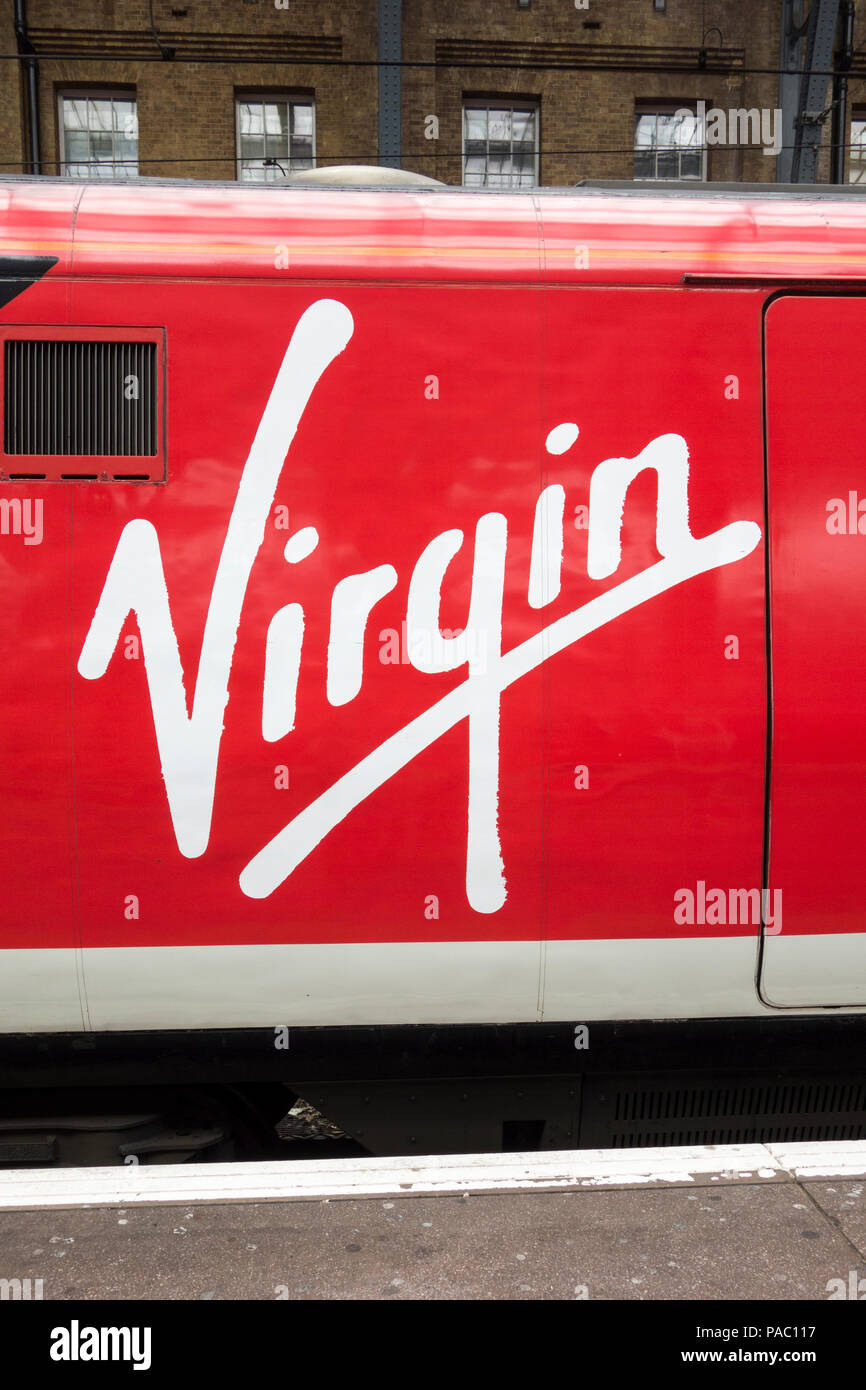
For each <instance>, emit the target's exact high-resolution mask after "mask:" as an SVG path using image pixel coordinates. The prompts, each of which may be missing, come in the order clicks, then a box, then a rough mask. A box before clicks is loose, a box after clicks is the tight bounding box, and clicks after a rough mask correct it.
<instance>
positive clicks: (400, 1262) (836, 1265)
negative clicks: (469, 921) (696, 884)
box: [0, 1141, 866, 1301]
mask: <svg viewBox="0 0 866 1390" xmlns="http://www.w3.org/2000/svg"><path fill="white" fill-rule="evenodd" d="M0 1251H2V1261H0V1266H2V1267H0V1275H2V1276H5V1278H6V1279H7V1280H8V1279H17V1280H21V1281H24V1280H30V1281H31V1284H30V1286H29V1287H30V1288H33V1287H34V1286H35V1281H37V1280H41V1281H42V1282H41V1286H40V1293H39V1296H41V1297H42V1298H43V1299H45V1300H89V1299H94V1300H101V1299H123V1300H139V1299H140V1300H148V1299H178V1300H224V1299H231V1300H235V1299H241V1300H291V1301H296V1300H319V1299H397V1300H404V1299H417V1300H429V1299H483V1300H489V1299H494V1300H495V1299H506V1300H532V1299H557V1300H584V1299H588V1300H614V1299H617V1300H619V1299H626V1300H660V1299H661V1300H685V1299H700V1300H716V1299H718V1300H728V1299H732V1300H740V1299H749V1300H785V1301H790V1300H831V1299H842V1298H844V1299H851V1298H859V1299H866V1141H831V1142H820V1143H784V1144H746V1145H727V1146H718V1147H714V1146H703V1147H697V1148H661V1149H642V1150H621V1149H617V1150H578V1151H568V1152H558V1153H551V1152H548V1153H522V1154H477V1155H457V1156H453V1157H452V1156H447V1157H442V1156H434V1157H428V1158H420V1157H412V1158H351V1159H332V1160H321V1161H320V1160H301V1161H296V1162H282V1163H236V1164H197V1165H171V1166H153V1167H138V1166H134V1165H131V1166H129V1167H125V1168H116V1167H115V1168H91V1169H73V1168H66V1169H42V1170H30V1171H26V1170H16V1171H5V1172H0ZM861 1281H862V1282H861ZM6 1296H9V1295H8V1294H7V1295H6ZM12 1296H14V1294H13V1295H12ZM31 1296H32V1295H31Z"/></svg>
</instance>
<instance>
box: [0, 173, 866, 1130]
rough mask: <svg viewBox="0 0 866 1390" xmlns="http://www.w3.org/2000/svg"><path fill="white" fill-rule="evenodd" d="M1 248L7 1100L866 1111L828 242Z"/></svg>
mask: <svg viewBox="0 0 866 1390" xmlns="http://www.w3.org/2000/svg"><path fill="white" fill-rule="evenodd" d="M0 206H2V217H0V303H2V305H3V307H2V309H0V338H2V351H0V371H2V374H3V382H2V392H3V411H4V417H3V435H2V456H0V470H2V471H0V531H2V534H0V581H2V614H3V618H2V621H3V654H4V660H3V664H2V672H0V683H2V709H3V720H2V735H0V737H2V742H3V750H2V766H3V768H4V773H5V778H4V781H5V789H4V793H3V799H4V801H3V804H4V823H5V834H4V836H3V840H2V853H3V859H4V863H3V871H2V872H3V884H4V894H3V902H4V910H3V914H2V922H0V953H2V954H0V961H2V975H0V1030H2V1034H3V1035H4V1041H3V1046H2V1058H3V1062H2V1067H0V1070H2V1072H3V1074H4V1075H5V1077H6V1082H7V1085H8V1086H9V1087H10V1088H21V1087H28V1088H31V1089H32V1088H40V1087H53V1088H55V1089H58V1088H59V1086H60V1083H61V1081H68V1082H70V1083H72V1082H75V1083H76V1084H85V1083H86V1084H97V1083H98V1084H99V1085H103V1086H108V1085H109V1084H110V1085H111V1086H114V1087H115V1088H116V1090H117V1089H118V1088H119V1091H118V1093H119V1092H120V1091H122V1090H123V1087H124V1086H125V1085H126V1084H127V1083H129V1084H132V1083H133V1082H134V1081H135V1082H139V1083H141V1082H143V1081H147V1082H150V1083H153V1084H156V1083H159V1084H165V1083H166V1082H167V1081H168V1080H172V1081H177V1080H181V1079H186V1080H190V1081H195V1082H197V1083H198V1084H199V1085H200V1086H204V1085H208V1086H209V1085H211V1084H212V1083H213V1084H215V1083H216V1082H220V1083H223V1082H226V1081H227V1080H231V1081H233V1082H236V1083H237V1084H238V1085H247V1086H249V1085H251V1084H252V1083H253V1082H256V1083H258V1084H259V1085H260V1086H261V1087H265V1086H266V1085H269V1084H270V1083H271V1082H272V1081H276V1080H280V1081H287V1082H290V1083H292V1084H294V1085H300V1084H305V1085H306V1087H307V1090H309V1089H310V1088H311V1087H312V1088H313V1089H315V1088H316V1087H318V1094H319V1095H320V1097H323V1098H326V1097H327V1095H328V1088H329V1087H331V1088H334V1087H336V1091H333V1089H332V1095H335V1094H337V1092H339V1096H340V1098H341V1100H342V1101H343V1102H344V1103H346V1104H348V1105H349V1108H351V1104H350V1100H351V1096H353V1095H354V1094H355V1090H354V1082H355V1081H356V1080H357V1079H358V1078H363V1079H364V1080H365V1081H367V1082H369V1083H370V1085H371V1086H372V1085H373V1084H379V1083H382V1082H384V1081H386V1080H388V1081H389V1083H390V1084H391V1085H392V1086H393V1085H398V1083H399V1078H401V1077H403V1078H405V1076H407V1075H408V1076H409V1077H410V1078H411V1079H413V1080H417V1079H418V1077H420V1076H421V1075H422V1074H423V1075H425V1076H435V1077H438V1078H440V1079H441V1078H445V1079H446V1080H447V1079H448V1078H449V1077H452V1076H453V1075H455V1074H457V1073H458V1072H459V1073H460V1074H461V1075H464V1076H465V1075H466V1074H467V1068H468V1069H469V1070H470V1071H471V1070H473V1069H474V1070H475V1071H477V1072H478V1073H479V1076H480V1075H482V1074H484V1075H487V1074H488V1073H490V1072H495V1073H496V1074H497V1075H507V1074H514V1075H517V1074H521V1075H529V1074H532V1075H535V1076H538V1075H541V1074H543V1075H545V1076H550V1075H553V1074H556V1075H557V1076H559V1075H562V1076H565V1075H566V1074H567V1075H568V1076H570V1077H572V1078H573V1077H574V1076H575V1075H577V1074H578V1073H579V1074H580V1075H581V1076H584V1077H585V1076H586V1075H587V1074H588V1073H587V1068H591V1067H592V1066H595V1067H598V1068H601V1069H602V1072H604V1073H605V1074H607V1073H608V1072H610V1073H618V1072H619V1071H621V1070H622V1068H623V1066H624V1067H625V1069H626V1071H628V1070H629V1067H631V1068H632V1070H633V1069H634V1068H635V1067H636V1066H637V1065H638V1057H640V1058H646V1057H647V1056H650V1055H651V1056H652V1057H653V1058H654V1065H656V1066H657V1067H658V1068H659V1069H661V1068H662V1067H663V1066H664V1067H667V1066H669V1064H670V1055H671V1054H670V1050H671V1049H673V1050H674V1051H679V1052H680V1053H681V1050H682V1047H683V1046H684V1040H688V1047H689V1048H690V1049H692V1048H697V1049H698V1053H696V1054H695V1055H696V1056H697V1055H698V1054H700V1055H701V1056H703V1062H704V1064H705V1066H706V1068H707V1069H708V1070H709V1069H715V1068H716V1067H717V1065H718V1064H719V1049H720V1048H728V1049H730V1046H731V1041H730V1040H731V1038H732V1037H735V1038H737V1039H739V1040H740V1042H739V1043H738V1044H737V1046H739V1047H741V1049H742V1056H740V1057H739V1060H738V1061H737V1063H736V1064H737V1066H740V1064H742V1066H743V1067H747V1068H748V1067H752V1068H754V1066H755V1065H757V1062H758V1061H759V1060H760V1061H761V1062H762V1064H764V1065H765V1066H766V1065H770V1064H772V1065H776V1064H777V1063H778V1066H777V1071H778V1069H779V1068H782V1069H784V1068H785V1067H788V1066H792V1065H793V1066H794V1067H795V1070H796V1068H797V1067H798V1066H799V1067H800V1068H801V1071H802V1069H803V1068H804V1067H805V1068H806V1071H808V1068H809V1067H810V1066H811V1067H814V1066H816V1065H818V1062H819V1059H820V1065H821V1066H822V1067H823V1068H824V1073H826V1075H824V1073H822V1075H824V1082H826V1084H827V1085H830V1083H831V1081H832V1080H833V1077H837V1078H838V1076H840V1075H842V1074H843V1072H844V1074H845V1075H846V1076H847V1075H848V1072H850V1071H851V1068H852V1067H853V1068H854V1072H852V1073H851V1074H852V1076H853V1078H854V1079H853V1080H852V1085H855V1090H856V1085H859V1084H860V1083H859V1081H858V1080H857V1078H858V1077H859V1071H858V1068H859V1067H860V1062H859V1058H860V1057H862V1047H861V1042H860V1039H861V1038H862V1019H863V1014H862V1010H863V1009H864V1007H866V936H864V919H863V907H862V899H861V879H862V868H861V862H862V856H861V853H860V846H861V843H862V838H863V830H864V824H866V813H864V809H863V779H864V770H866V693H864V692H866V679H864V677H866V642H864V640H863V638H864V623H863V616H862V594H863V591H864V584H866V467H864V459H866V413H864V412H863V410H862V409H861V403H862V381H861V376H862V373H861V351H860V349H861V345H862V342H863V339H864V331H866V300H864V297H863V286H864V284H866V245H864V238H866V204H864V202H863V201H862V198H861V197H860V196H859V195H857V194H856V193H851V194H843V193H840V192H839V190H829V191H825V193H824V194H823V195H821V194H819V192H818V191H817V190H814V189H810V190H804V192H803V193H802V194H800V195H795V194H793V193H792V192H790V191H788V192H773V193H767V194H763V195H762V194H758V193H757V192H754V191H750V190H747V189H740V190H738V191H736V192H724V191H720V192H716V191H715V190H712V189H708V190H706V191H704V192H701V193H697V192H693V191H691V190H690V191H689V192H688V193H677V194H674V193H666V192H659V191H656V190H648V191H638V190H634V189H632V190H629V191H622V190H621V191H616V190H612V189H609V188H608V189H591V188H587V189H577V190H572V191H541V192H538V193H534V194H532V195H529V194H521V195H510V194H486V193H484V194H482V193H478V194H475V193H467V192H463V191H461V190H456V189H446V188H441V189H437V188H431V187H428V186H419V187H410V188H404V189H390V190H389V189H379V188H372V189H371V188H365V189H355V190H346V189H332V188H326V189H321V188H320V189H312V188H285V189H272V188H268V189H246V188H238V187H235V186H208V185H201V184H196V185H189V184H150V183H148V182H147V181H142V182H141V183H136V184H132V185H126V186H95V185H93V186H89V185H88V186H82V185H78V184H72V183H65V182H62V181H56V182H54V181H50V180H48V181H43V180H39V181H31V180H7V181H5V182H3V183H2V184H0ZM702 1021H703V1022H702ZM579 1028H584V1029H588V1033H581V1032H580V1031H579ZM828 1030H829V1032H828ZM831 1035H832V1036H831ZM828 1038H830V1039H831V1042H832V1046H830V1045H829V1044H828V1041H827V1040H828ZM658 1039H662V1040H663V1041H662V1042H661V1043H660V1044H659V1047H660V1048H661V1050H660V1051H659V1050H657V1049H654V1046H651V1042H652V1040H658ZM783 1039H787V1040H790V1039H793V1040H795V1041H794V1042H792V1043H791V1046H793V1047H794V1048H795V1054H791V1055H792V1056H794V1057H795V1060H794V1061H793V1062H792V1061H791V1057H789V1056H788V1054H785V1055H784V1056H783V1054H782V1053H781V1052H778V1048H779V1047H781V1045H782V1040H783ZM707 1040H710V1041H707ZM587 1042H588V1046H587V1045H586V1044H587ZM275 1043H276V1046H275ZM575 1044H577V1046H576V1047H575ZM705 1045H706V1046H707V1047H709V1049H710V1052H712V1053H713V1056H712V1057H711V1056H710V1052H708V1053H707V1054H706V1056H704V1055H703V1054H701V1053H700V1049H701V1048H702V1047H704V1046H705ZM804 1048H805V1051H803V1050H802V1049H804ZM407 1049H408V1051H407ZM713 1049H715V1051H713ZM768 1049H769V1051H768ZM773 1049H777V1051H776V1052H774V1051H773ZM797 1049H800V1051H797ZM756 1051H757V1053H759V1054H760V1056H759V1057H756ZM409 1054H412V1056H413V1057H414V1059H415V1060H414V1061H411V1060H410V1061H409V1062H408V1063H407V1062H406V1061H405V1058H406V1056H407V1055H409ZM458 1054H459V1056H460V1057H462V1058H463V1062H462V1063H460V1064H459V1065H458V1063H457V1061H455V1059H456V1058H457V1057H458ZM470 1054H471V1057H472V1061H471V1063H470V1062H469V1061H468V1060H467V1058H468V1057H469V1056H470ZM494 1054H495V1060H494V1061H491V1060H490V1059H491V1058H492V1057H494ZM584 1054H585V1055H584ZM398 1056H399V1057H401V1058H403V1059H404V1061H403V1062H402V1063H401V1064H400V1067H397V1068H396V1070H395V1069H394V1065H395V1064H394V1059H395V1058H396V1057H398ZM725 1056H726V1059H727V1060H726V1065H727V1066H728V1068H729V1069H730V1067H731V1066H732V1065H734V1062H733V1061H732V1059H731V1056H730V1052H729V1051H728V1053H726V1054H725ZM485 1058H486V1059H487V1060H486V1061H485V1060H484V1059H485ZM828 1058H832V1068H833V1070H832V1072H828V1071H827V1067H828V1065H829V1063H828ZM479 1059H480V1060H479ZM665 1059H666V1060H665ZM840 1059H844V1066H843V1071H842V1072H840V1071H839V1067H840V1066H842V1061H841V1060H840ZM735 1060H736V1059H735ZM711 1062H712V1063H713V1067H712V1068H711V1065H710V1064H711ZM578 1064H580V1065H579V1066H578ZM401 1067H402V1070H401ZM407 1068H408V1070H407ZM845 1068H847V1069H848V1070H847V1071H845ZM771 1070H772V1066H771ZM854 1073H856V1076H855V1075H854ZM738 1074H739V1073H738ZM779 1074H781V1073H779ZM797 1074H798V1075H799V1074H800V1073H799V1072H798V1073H797ZM810 1074H811V1073H810ZM803 1075H806V1072H805V1071H804V1072H803ZM777 1079H778V1078H777ZM400 1084H401V1083H400ZM437 1084H439V1083H437ZM443 1084H444V1082H443ZM545 1084H546V1083H545ZM599 1084H600V1083H599ZM822 1084H823V1083H822ZM369 1089H370V1087H369V1086H368V1090H369ZM572 1089H573V1087H572ZM19 1093H20V1092H19ZM828 1094H829V1093H828ZM852 1096H853V1099H852V1098H850V1097H849V1100H850V1104H848V1102H846V1105H848V1110H852V1108H853V1111H855V1112H856V1115H855V1116H854V1117H853V1118H851V1119H850V1123H851V1125H853V1126H855V1128H856V1125H858V1124H860V1122H861V1119H862V1118H863V1116H866V1092H864V1091H863V1088H862V1086H861V1088H860V1091H857V1092H856V1094H854V1092H852ZM347 1097H349V1100H347ZM534 1104H535V1109H533V1108H532V1106H530V1112H531V1116H535V1113H536V1110H537V1109H538V1104H540V1102H539V1103H535V1102H534ZM780 1104H781V1105H782V1109H786V1108H787V1110H791V1111H796V1110H797V1109H798V1105H797V1104H795V1103H794V1102H793V1100H792V1099H791V1098H790V1097H788V1098H786V1099H785V1100H784V1104H782V1102H780ZM810 1104H811V1102H810ZM497 1105H498V1107H499V1108H498V1110H497V1115H498V1116H499V1118H502V1116H504V1115H505V1114H506V1111H507V1113H508V1114H512V1112H513V1113H514V1116H515V1123H516V1122H517V1121H521V1120H524V1119H526V1118H527V1115H526V1114H525V1113H524V1112H523V1111H519V1107H517V1109H516V1110H515V1106H516V1101H514V1100H513V1097H512V1099H511V1100H509V1101H508V1104H507V1105H506V1104H505V1102H502V1104H499V1102H497ZM815 1105H816V1106H817V1108H818V1110H820V1109H821V1105H820V1104H818V1102H817V1101H816V1102H815ZM509 1106H510V1107H511V1108H510V1109H509V1108H508V1107H509ZM551 1106H553V1102H551ZM503 1107H504V1108H503ZM14 1108H15V1107H14V1106H13V1107H12V1109H13V1110H14ZM386 1108H387V1107H386ZM554 1108H555V1106H554ZM807 1108H808V1107H807ZM813 1108H815V1106H813ZM824 1108H825V1109H829V1110H833V1109H834V1108H835V1109H836V1110H838V1108H839V1107H838V1105H835V1102H833V1104H831V1102H830V1100H827V1103H826V1105H825V1106H824ZM843 1108H844V1107H843ZM861 1111H862V1112H863V1116H861V1114H860V1112H861ZM500 1112H501V1114H500ZM518 1112H519V1113H518ZM544 1113H545V1114H546V1113H547V1112H544ZM849 1118H850V1117H849ZM361 1128H362V1127H361V1125H360V1124H358V1125H356V1126H355V1130H356V1132H359V1133H360V1130H361ZM416 1128H417V1126H416ZM852 1132H853V1131H852ZM856 1132H857V1133H860V1132H866V1131H861V1129H859V1128H857V1129H856ZM582 1133H584V1134H585V1131H582ZM560 1137H561V1134H560ZM428 1139H429V1136H428ZM371 1142H372V1141H371ZM623 1142H627V1140H623ZM628 1142H630V1141H628ZM428 1147H429V1142H428Z"/></svg>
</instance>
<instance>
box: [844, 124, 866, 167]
mask: <svg viewBox="0 0 866 1390" xmlns="http://www.w3.org/2000/svg"><path fill="white" fill-rule="evenodd" d="M855 125H859V126H862V127H863V130H862V132H861V138H860V139H859V140H858V141H857V142H856V148H857V149H858V150H860V151H862V157H859V156H858V158H857V160H856V164H857V165H858V166H861V170H862V176H861V177H860V178H856V179H854V178H852V177H851V173H852V170H853V168H854V165H855V158H854V149H855V141H854V127H855ZM845 154H846V156H847V158H846V163H845V182H846V183H850V184H861V183H864V184H866V106H853V107H852V108H851V115H850V117H849V120H848V146H847V149H846V151H845Z"/></svg>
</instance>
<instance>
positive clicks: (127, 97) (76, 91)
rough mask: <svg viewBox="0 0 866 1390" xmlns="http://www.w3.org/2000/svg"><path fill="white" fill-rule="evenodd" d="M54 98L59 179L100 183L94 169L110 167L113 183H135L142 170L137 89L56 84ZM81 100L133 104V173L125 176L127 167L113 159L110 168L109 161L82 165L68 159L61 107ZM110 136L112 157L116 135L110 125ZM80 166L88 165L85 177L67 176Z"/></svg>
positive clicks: (129, 172) (91, 161)
mask: <svg viewBox="0 0 866 1390" xmlns="http://www.w3.org/2000/svg"><path fill="white" fill-rule="evenodd" d="M55 97H56V102H57V106H56V109H57V146H58V155H59V159H58V164H59V168H60V177H61V178H67V179H71V180H73V181H77V182H79V183H83V182H86V181H87V180H96V179H100V178H101V175H99V174H95V173H94V172H93V170H94V168H95V167H97V166H101V167H102V168H108V167H110V168H111V177H112V178H113V179H116V180H122V181H123V182H124V183H127V182H131V181H132V180H133V179H137V178H140V177H141V169H140V164H141V139H140V133H139V127H138V88H137V87H136V86H126V87H124V86H118V87H104V86H99V87H89V86H87V85H86V84H84V85H75V84H72V85H71V86H66V85H65V84H58V86H57V88H56V92H55ZM82 100H83V101H126V102H131V103H132V105H133V107H134V108H135V169H134V170H132V169H130V170H129V171H128V172H127V168H128V166H127V165H126V164H125V163H124V162H123V161H122V160H120V161H117V160H115V159H112V160H111V162H110V164H109V161H108V160H94V159H88V160H86V161H82V160H80V159H67V155H66V134H67V132H66V121H65V118H64V110H63V104H64V102H66V101H82ZM87 134H88V135H89V134H90V132H89V131H88V132H87ZM111 134H112V153H113V152H114V135H115V131H114V128H113V125H112V132H111ZM88 146H89V141H88ZM81 163H86V164H87V173H86V174H84V175H81V174H72V173H69V172H68V170H69V167H70V165H79V164H81ZM106 182H108V180H106Z"/></svg>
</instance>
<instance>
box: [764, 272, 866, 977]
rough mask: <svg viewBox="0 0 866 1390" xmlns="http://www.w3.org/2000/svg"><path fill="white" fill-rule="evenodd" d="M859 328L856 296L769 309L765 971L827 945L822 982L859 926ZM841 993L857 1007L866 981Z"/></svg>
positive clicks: (864, 481) (862, 523) (863, 543)
mask: <svg viewBox="0 0 866 1390" xmlns="http://www.w3.org/2000/svg"><path fill="white" fill-rule="evenodd" d="M864 332H866V300H862V299H848V298H828V297H813V298H793V297H784V298H782V299H779V300H777V301H776V302H775V303H773V304H772V305H771V306H770V308H769V309H768V311H767V327H766V336H767V445H768V469H769V489H768V490H769V538H770V594H771V624H772V667H773V707H774V715H773V748H772V780H771V802H772V822H771V853H770V882H771V886H772V888H773V890H774V891H780V892H781V894H782V900H783V906H784V919H783V932H782V937H781V938H776V937H774V936H772V935H770V936H768V939H767V941H766V943H765V965H767V964H769V965H770V966H771V967H772V968H773V969H775V966H776V954H777V951H778V948H779V947H780V946H784V944H785V942H784V940H783V938H784V939H785V940H786V939H787V938H788V937H791V936H801V935H806V934H814V935H815V936H816V937H818V938H823V943H822V945H821V946H820V950H819V953H818V955H817V956H816V967H817V966H820V970H821V972H822V973H823V972H824V970H825V969H828V968H829V966H830V961H829V960H828V956H831V955H832V952H833V950H834V949H835V948H834V945H833V942H832V941H831V940H828V939H827V934H828V933H835V934H838V933H852V932H856V933H862V932H863V929H864V921H863V896H862V878H863V873H862V863H863V836H864V831H866V812H864V798H863V782H864V772H866V693H864V692H866V640H864V637H866V629H864V620H863V594H864V591H866V472H864V463H863V460H864V456H866V422H864V415H863V411H862V407H861V402H862V394H863V374H862V344H863V335H864ZM822 987H823V981H822V980H818V979H816V981H815V997H814V998H813V999H812V1002H813V1003H815V1004H820V1003H822V1002H825V1001H824V999H823V998H822V997H820V991H821V989H822ZM840 988H842V989H843V990H845V989H847V990H848V993H847V994H843V997H846V998H848V999H849V1000H850V999H855V1000H856V999H862V998H866V992H864V980H863V978H862V976H861V978H859V979H849V981H848V982H847V985H844V984H842V982H840ZM774 993H776V994H779V993H780V989H777V990H776V991H774ZM781 993H782V994H784V988H783V987H782V988H781ZM775 1002H780V1003H784V1002H786V1000H785V998H778V999H776V1001H775Z"/></svg>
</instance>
